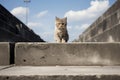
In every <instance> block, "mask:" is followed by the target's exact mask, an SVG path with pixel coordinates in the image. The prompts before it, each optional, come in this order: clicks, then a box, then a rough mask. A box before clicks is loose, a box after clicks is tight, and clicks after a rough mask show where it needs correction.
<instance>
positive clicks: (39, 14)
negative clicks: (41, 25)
mask: <svg viewBox="0 0 120 80" xmlns="http://www.w3.org/2000/svg"><path fill="white" fill-rule="evenodd" d="M47 13H48V11H47V10H45V11H42V12H39V13H38V14H37V17H39V18H40V17H43V16H45V15H46V14H47Z"/></svg>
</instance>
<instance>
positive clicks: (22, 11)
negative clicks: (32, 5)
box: [11, 7, 29, 17]
mask: <svg viewBox="0 0 120 80" xmlns="http://www.w3.org/2000/svg"><path fill="white" fill-rule="evenodd" d="M27 9H28V8H27ZM11 13H12V14H13V15H15V16H16V17H23V16H25V15H26V7H16V8H14V9H12V10H11ZM28 13H29V9H28Z"/></svg>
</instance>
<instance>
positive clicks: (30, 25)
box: [28, 22, 42, 28]
mask: <svg viewBox="0 0 120 80" xmlns="http://www.w3.org/2000/svg"><path fill="white" fill-rule="evenodd" d="M28 26H29V27H30V28H34V27H40V26H42V24H41V23H38V22H29V23H28Z"/></svg>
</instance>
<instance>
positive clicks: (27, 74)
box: [0, 66, 120, 80]
mask: <svg viewBox="0 0 120 80" xmlns="http://www.w3.org/2000/svg"><path fill="white" fill-rule="evenodd" d="M18 79H19V80H120V66H105V67H100V66H89V67H86V66H49V67H48V66H47V67H46V66H43V67H37V66H34V67H33V66H15V67H11V68H8V69H5V70H2V71H0V80H18Z"/></svg>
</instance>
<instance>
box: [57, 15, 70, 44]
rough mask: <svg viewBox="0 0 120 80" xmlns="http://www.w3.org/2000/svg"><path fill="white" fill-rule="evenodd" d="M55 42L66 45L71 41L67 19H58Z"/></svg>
mask: <svg viewBox="0 0 120 80" xmlns="http://www.w3.org/2000/svg"><path fill="white" fill-rule="evenodd" d="M55 25H56V26H55V40H56V42H57V43H65V42H67V41H68V39H69V35H68V31H67V17H66V18H63V19H60V18H58V17H56V20H55Z"/></svg>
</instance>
